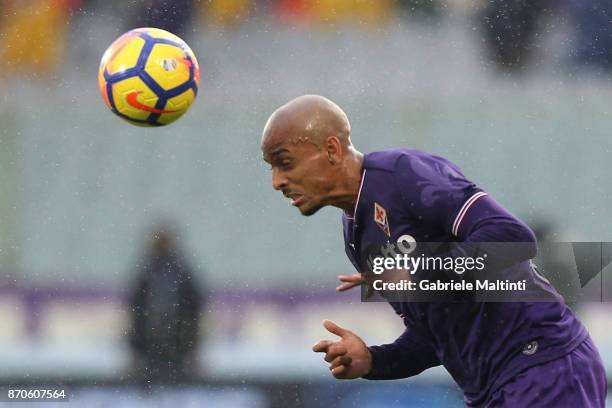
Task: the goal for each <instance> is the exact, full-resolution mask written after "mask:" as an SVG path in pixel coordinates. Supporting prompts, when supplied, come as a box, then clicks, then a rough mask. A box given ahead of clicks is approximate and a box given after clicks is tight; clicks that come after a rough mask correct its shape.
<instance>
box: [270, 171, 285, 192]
mask: <svg viewBox="0 0 612 408" xmlns="http://www.w3.org/2000/svg"><path fill="white" fill-rule="evenodd" d="M285 186H287V178H286V177H285V176H283V175H282V174H281V172H279V171H278V170H277V169H272V187H274V189H275V190H281V189H282V188H283V187H285Z"/></svg>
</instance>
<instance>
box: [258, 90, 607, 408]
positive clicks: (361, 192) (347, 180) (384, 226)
mask: <svg viewBox="0 0 612 408" xmlns="http://www.w3.org/2000/svg"><path fill="white" fill-rule="evenodd" d="M350 130H351V128H350V124H349V121H348V119H347V116H346V114H345V113H344V112H343V111H342V109H340V108H339V107H338V106H337V105H336V104H335V103H333V102H332V101H330V100H328V99H326V98H324V97H321V96H316V95H305V96H301V97H299V98H296V99H294V100H292V101H290V102H289V103H287V104H286V105H283V106H281V107H280V108H278V109H277V110H276V111H275V112H274V113H273V114H272V115H271V116H270V118H269V119H268V122H267V123H266V125H265V128H264V130H263V136H262V141H261V149H262V152H263V158H264V160H265V161H266V162H268V163H269V164H270V165H271V170H272V185H273V187H274V189H276V190H279V191H281V192H282V193H283V195H284V196H285V197H287V198H288V199H290V200H291V204H292V205H293V206H295V207H297V209H298V210H299V211H300V212H301V213H302V214H303V215H306V216H309V215H312V214H314V213H316V212H317V211H318V210H319V209H320V208H322V207H324V206H328V205H331V206H334V207H338V208H340V209H341V210H342V223H343V226H344V240H345V250H346V253H347V255H348V257H349V259H350V261H351V262H352V263H353V265H354V266H355V268H356V269H357V271H358V272H360V273H365V272H368V271H370V265H369V264H368V258H369V257H371V256H372V255H373V253H375V252H376V251H378V253H383V254H387V255H391V256H393V254H396V253H401V250H402V249H403V247H404V246H405V245H406V240H407V237H409V239H408V240H410V239H412V240H413V242H417V243H418V242H453V243H462V244H469V243H487V242H521V243H525V245H524V246H525V248H526V249H525V250H523V251H520V252H517V253H515V254H513V257H514V258H515V259H514V262H515V263H516V268H515V269H516V270H517V271H518V272H520V273H527V274H529V276H531V279H532V281H533V282H536V281H538V283H537V285H540V287H541V288H543V290H545V291H548V292H549V293H552V294H554V289H552V287H550V286H549V285H548V284H547V283H546V282H545V281H544V280H541V279H539V278H538V277H537V276H536V272H535V271H534V270H533V266H532V264H531V262H530V259H531V258H533V257H534V256H535V254H536V250H537V248H536V243H535V238H534V235H533V233H532V231H531V230H530V229H529V227H527V225H525V224H524V223H523V222H522V221H520V220H519V219H517V218H516V217H514V216H513V215H512V214H510V213H509V212H508V211H507V210H506V209H504V208H503V207H502V206H501V205H500V204H499V203H498V202H496V201H495V200H494V199H493V198H492V197H491V196H490V195H488V194H487V193H486V192H484V191H483V190H481V189H480V188H478V187H477V186H476V185H474V184H473V183H472V182H470V181H469V180H467V179H466V178H465V176H464V175H463V174H462V173H461V171H460V170H459V169H458V168H457V166H455V165H454V164H453V163H451V162H449V161H448V160H445V159H443V158H441V157H438V156H434V155H432V154H429V153H426V152H423V151H419V150H416V149H407V148H400V149H393V150H388V151H381V152H374V153H370V154H365V155H364V154H362V153H360V152H359V151H357V150H356V149H355V147H353V145H352V143H351V139H350ZM402 240H404V241H402ZM372 248H374V249H375V250H374V252H372ZM370 259H371V258H370ZM361 276H362V275H360V274H354V275H346V276H342V277H340V280H341V281H342V282H343V283H342V284H341V285H340V286H339V287H338V290H346V289H349V288H351V287H354V286H357V285H359V284H360V283H361V281H362V279H361ZM557 299H558V300H557V301H552V302H551V301H549V302H458V303H448V302H410V301H403V302H391V306H392V307H393V309H394V310H395V312H396V313H397V314H398V315H399V316H400V317H401V318H402V320H403V322H404V324H405V326H406V329H405V331H404V332H403V333H402V334H401V335H400V336H399V337H398V338H397V339H396V340H395V341H394V342H393V343H391V344H385V345H379V346H370V347H367V345H366V344H365V343H364V341H363V340H362V339H361V338H359V337H358V336H357V335H356V334H354V333H352V332H351V331H349V330H347V329H345V328H342V327H340V326H338V325H336V324H335V323H333V322H331V321H329V320H326V321H325V322H324V326H325V328H326V329H327V330H328V331H329V332H331V333H333V334H335V335H337V336H339V339H338V340H336V341H329V340H322V341H320V342H318V343H317V344H316V345H315V346H314V347H313V350H314V351H315V352H321V353H324V354H325V357H324V359H325V361H326V362H328V363H329V368H330V370H331V373H332V375H333V376H334V377H335V378H338V379H353V378H359V377H363V378H366V379H371V380H387V379H398V378H406V377H410V376H414V375H416V374H419V373H420V372H422V371H424V370H426V369H427V368H430V367H434V366H438V365H443V366H444V367H445V368H446V369H447V370H448V371H449V373H450V374H451V375H452V377H453V379H454V380H455V381H456V382H457V384H458V385H459V386H460V387H461V388H462V390H463V392H464V400H465V403H466V404H467V405H468V406H470V407H480V406H484V407H603V406H604V401H605V397H606V386H607V381H606V377H605V371H604V368H603V364H602V361H601V358H600V356H599V353H598V351H597V349H596V347H595V345H594V344H593V342H592V340H591V338H590V337H589V334H588V332H587V331H586V329H585V328H584V327H583V326H582V324H581V323H580V322H579V321H578V319H577V318H576V316H575V315H574V314H573V313H572V311H571V310H570V309H569V308H568V307H567V306H566V305H565V303H564V302H563V301H562V299H561V298H560V297H557Z"/></svg>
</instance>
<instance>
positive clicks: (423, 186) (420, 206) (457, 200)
mask: <svg viewBox="0 0 612 408" xmlns="http://www.w3.org/2000/svg"><path fill="white" fill-rule="evenodd" d="M395 182H396V187H397V188H398V189H399V191H400V193H401V196H402V199H403V201H404V204H405V205H406V209H407V211H409V212H410V213H411V214H412V215H413V216H414V217H415V218H416V219H417V220H419V221H420V222H423V223H426V224H428V225H431V226H435V227H438V228H440V229H441V230H442V231H444V232H446V233H447V234H449V235H450V234H452V235H454V236H459V229H460V228H461V224H462V221H463V219H464V217H465V214H467V212H468V211H469V208H470V207H471V206H473V205H474V203H476V202H477V201H478V200H479V199H480V198H481V197H484V196H486V195H487V194H486V193H485V192H483V191H482V190H481V189H479V188H478V187H476V185H475V184H474V183H472V182H470V181H469V180H467V179H466V178H465V176H464V175H463V174H462V173H461V171H460V170H459V169H458V168H457V167H456V166H455V165H454V164H452V163H451V162H449V161H447V160H445V159H442V158H440V157H436V156H433V155H418V156H410V155H403V156H401V157H400V158H399V159H398V160H397V162H396V167H395Z"/></svg>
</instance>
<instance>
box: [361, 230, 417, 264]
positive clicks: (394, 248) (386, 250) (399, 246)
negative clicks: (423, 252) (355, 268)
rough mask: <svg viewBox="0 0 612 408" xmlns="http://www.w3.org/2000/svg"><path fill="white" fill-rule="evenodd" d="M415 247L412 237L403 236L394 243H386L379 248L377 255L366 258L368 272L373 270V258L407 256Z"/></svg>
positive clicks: (414, 240) (415, 243)
mask: <svg viewBox="0 0 612 408" xmlns="http://www.w3.org/2000/svg"><path fill="white" fill-rule="evenodd" d="M416 247H417V242H416V239H414V237H413V236H412V235H409V234H404V235H402V236H400V237H399V238H398V239H397V241H396V242H395V243H393V242H390V241H387V243H386V244H384V245H383V246H381V247H380V249H379V251H378V253H377V254H371V255H370V256H368V259H367V263H368V268H369V269H370V270H373V269H374V258H378V257H381V256H382V257H383V258H395V257H396V256H397V255H407V254H411V253H412V252H414V250H415V249H416Z"/></svg>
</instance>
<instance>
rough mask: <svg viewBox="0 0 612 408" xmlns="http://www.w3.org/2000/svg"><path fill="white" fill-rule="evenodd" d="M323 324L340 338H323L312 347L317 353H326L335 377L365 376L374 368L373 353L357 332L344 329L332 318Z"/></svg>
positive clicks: (326, 358) (347, 378)
mask: <svg viewBox="0 0 612 408" xmlns="http://www.w3.org/2000/svg"><path fill="white" fill-rule="evenodd" d="M323 326H324V327H325V328H326V329H327V331H329V332H330V333H333V334H335V335H337V336H340V340H338V341H331V340H321V341H320V342H318V343H317V344H315V345H314V346H313V347H312V351H314V352H315V353H325V358H324V359H325V361H327V362H328V363H329V369H330V371H331V373H332V375H333V376H334V377H336V378H337V379H341V380H351V379H354V378H359V377H363V376H364V375H366V374H367V373H369V372H370V370H371V369H372V355H371V354H370V350H368V347H367V346H366V344H365V343H364V342H363V340H361V338H360V337H358V336H357V335H356V334H355V333H353V332H351V331H349V330H346V329H343V328H342V327H340V326H338V325H337V324H336V323H334V322H332V321H331V320H325V321H324V322H323Z"/></svg>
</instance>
